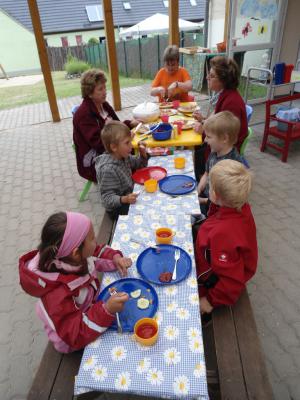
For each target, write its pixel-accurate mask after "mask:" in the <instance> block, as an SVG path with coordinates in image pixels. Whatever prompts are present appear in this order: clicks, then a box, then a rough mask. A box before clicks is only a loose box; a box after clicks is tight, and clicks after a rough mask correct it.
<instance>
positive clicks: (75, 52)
mask: <svg viewBox="0 0 300 400" xmlns="http://www.w3.org/2000/svg"><path fill="white" fill-rule="evenodd" d="M86 47H87V45H82V46H70V47H47V53H48V60H49V64H50V69H51V71H63V70H64V69H65V68H64V65H65V63H66V62H67V56H68V54H71V55H72V56H74V57H76V58H78V59H79V60H82V61H85V62H88V60H87V58H86V51H85V48H86Z"/></svg>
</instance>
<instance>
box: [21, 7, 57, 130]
mask: <svg viewBox="0 0 300 400" xmlns="http://www.w3.org/2000/svg"><path fill="white" fill-rule="evenodd" d="M27 1H28V7H29V11H30V15H31V21H32V26H33V31H34V35H35V40H36V45H37V48H38V53H39V58H40V63H41V68H42V72H43V75H44V81H45V85H46V90H47V96H48V101H49V105H50V109H51V113H52V119H53V122H59V121H60V115H59V111H58V107H57V102H56V96H55V91H54V86H53V81H52V76H51V71H50V66H49V61H48V56H47V50H46V45H45V40H44V36H43V30H42V25H41V20H40V14H39V9H38V6H37V2H36V0H27Z"/></svg>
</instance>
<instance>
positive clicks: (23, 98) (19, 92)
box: [0, 71, 150, 110]
mask: <svg viewBox="0 0 300 400" xmlns="http://www.w3.org/2000/svg"><path fill="white" fill-rule="evenodd" d="M65 75H66V73H65V71H56V72H52V79H53V84H54V89H55V93H56V97H57V98H58V99H63V98H66V97H72V96H80V79H79V78H77V79H66V78H65ZM106 77H107V89H110V88H111V87H110V82H109V76H108V75H106ZM147 82H150V80H145V79H138V78H137V79H135V78H125V77H123V76H120V87H121V88H124V87H129V86H138V85H142V84H144V83H147ZM44 101H48V97H47V92H46V87H45V84H44V81H41V82H38V83H36V84H34V85H25V86H11V87H5V88H0V110H4V109H8V108H14V107H18V106H23V105H25V104H34V103H42V102H44Z"/></svg>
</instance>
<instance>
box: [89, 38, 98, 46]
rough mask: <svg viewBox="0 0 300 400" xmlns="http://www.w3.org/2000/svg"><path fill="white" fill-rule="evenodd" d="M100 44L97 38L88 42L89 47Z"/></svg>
mask: <svg viewBox="0 0 300 400" xmlns="http://www.w3.org/2000/svg"><path fill="white" fill-rule="evenodd" d="M98 43H99V39H97V38H95V37H91V38H90V39H89V41H88V45H90V46H91V45H93V44H98Z"/></svg>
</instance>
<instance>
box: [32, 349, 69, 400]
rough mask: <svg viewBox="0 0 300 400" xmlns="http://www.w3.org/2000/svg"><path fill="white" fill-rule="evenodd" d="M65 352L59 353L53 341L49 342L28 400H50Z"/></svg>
mask: <svg viewBox="0 0 300 400" xmlns="http://www.w3.org/2000/svg"><path fill="white" fill-rule="evenodd" d="M62 358H63V354H60V353H58V352H57V351H56V350H55V349H54V347H53V345H52V344H51V343H48V346H47V347H46V350H45V352H44V355H43V357H42V361H41V363H40V366H39V369H38V371H37V373H36V375H35V378H34V381H33V383H32V386H31V388H30V390H29V393H28V395H27V400H37V399H39V400H48V399H49V394H50V393H51V390H52V387H53V383H54V381H55V379H56V376H57V374H58V372H59V367H60V364H61V361H62Z"/></svg>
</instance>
